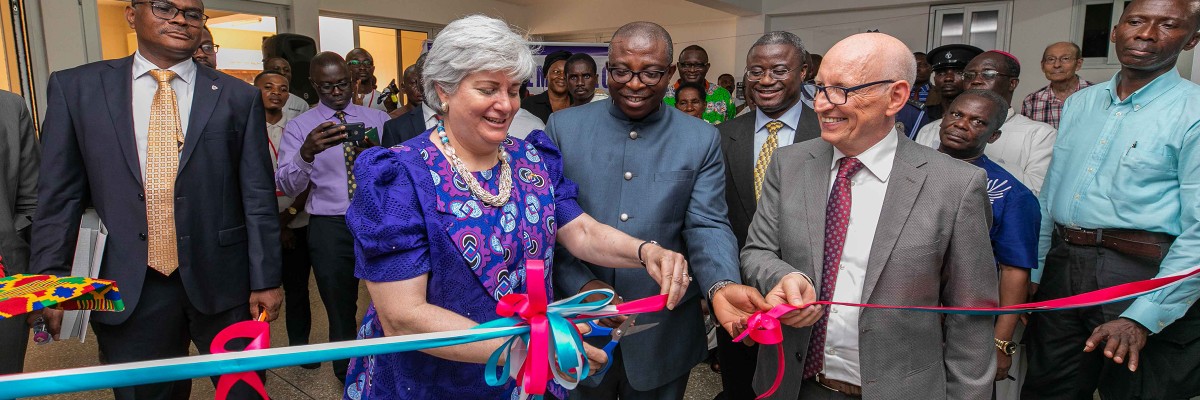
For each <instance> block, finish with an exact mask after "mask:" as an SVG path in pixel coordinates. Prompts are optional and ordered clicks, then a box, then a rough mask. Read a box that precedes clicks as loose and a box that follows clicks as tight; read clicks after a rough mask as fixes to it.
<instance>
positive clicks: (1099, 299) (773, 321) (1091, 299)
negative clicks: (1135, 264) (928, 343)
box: [733, 266, 1200, 399]
mask: <svg viewBox="0 0 1200 400" xmlns="http://www.w3.org/2000/svg"><path fill="white" fill-rule="evenodd" d="M1197 274H1200V266H1196V267H1193V268H1190V269H1187V270H1184V271H1180V272H1178V273H1175V274H1172V275H1168V276H1164V277H1162V278H1154V279H1148V280H1144V281H1137V282H1130V283H1126V284H1122V285H1117V286H1112V287H1107V288H1104V289H1100V290H1094V291H1091V292H1087V293H1080V294H1077V295H1074V296H1068V297H1063V298H1061V299H1053V300H1046V301H1039V302H1034V303H1024V304H1014V305H1011V306H1005V307H937V306H897V305H882V304H859V303H843V302H837V301H814V302H812V303H808V304H805V305H802V306H798V307H797V306H793V305H790V304H787V303H784V304H780V305H777V306H775V307H774V308H772V309H771V310H769V311H765V312H762V311H760V312H757V313H754V314H753V315H751V316H750V317H749V318H747V319H746V330H745V331H743V332H742V334H741V335H738V337H736V338H734V339H733V341H734V342H740V341H742V340H743V339H745V338H746V337H747V336H749V337H750V339H752V340H754V341H755V342H757V343H761V344H766V345H778V344H780V343H782V342H783V329H782V326H783V325H782V324H781V323H780V322H779V318H780V317H782V316H783V315H784V314H787V313H789V312H792V311H795V310H800V309H803V308H806V307H809V306H813V305H838V306H847V307H861V308H881V309H891V310H908V311H921V312H933V313H942V314H963V315H1006V314H1023V313H1030V312H1045V311H1060V310H1068V309H1073V308H1082V307H1092V306H1098V305H1103V304H1109V303H1116V302H1120V301H1125V300H1129V299H1133V298H1137V297H1140V296H1143V295H1146V294H1149V293H1153V292H1156V291H1159V290H1163V289H1166V288H1168V287H1171V286H1174V285H1178V284H1179V283H1180V282H1182V281H1183V280H1185V279H1187V278H1190V277H1193V276H1196V275H1197ZM776 350H777V351H776V356H777V359H778V363H779V368H777V369H776V371H777V372H776V374H775V382H774V383H773V384H772V385H771V388H770V389H768V390H767V391H766V392H763V393H762V394H760V395H759V396H758V397H757V399H762V398H766V397H770V396H771V395H772V394H775V390H777V389H779V384H780V383H781V382H783V375H784V365H785V364H784V354H783V346H776Z"/></svg>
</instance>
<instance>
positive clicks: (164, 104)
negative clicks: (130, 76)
mask: <svg viewBox="0 0 1200 400" xmlns="http://www.w3.org/2000/svg"><path fill="white" fill-rule="evenodd" d="M150 75H152V76H154V79H155V80H157V81H158V90H157V91H155V92H154V102H153V103H151V105H150V129H149V132H148V135H147V140H146V176H145V178H146V225H147V226H146V227H147V230H148V231H149V234H148V235H147V236H148V238H147V240H148V241H149V243H148V245H147V246H148V259H147V262H146V263H147V264H148V265H149V266H150V268H152V269H154V270H155V271H158V272H159V273H161V274H163V275H171V273H172V272H175V269H176V268H179V247H178V246H179V244H178V242H177V241H176V239H175V175H176V173H178V171H179V151H180V150H182V149H183V129H181V128H180V125H179V105H178V103H177V102H176V100H175V90H174V89H172V88H171V80H173V79H175V76H176V75H175V73H174V72H172V71H170V70H165V69H154V70H150Z"/></svg>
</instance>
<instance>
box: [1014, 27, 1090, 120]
mask: <svg viewBox="0 0 1200 400" xmlns="http://www.w3.org/2000/svg"><path fill="white" fill-rule="evenodd" d="M1081 68H1083V50H1081V49H1080V48H1079V45H1077V44H1075V43H1071V42H1058V43H1054V44H1051V45H1049V46H1046V50H1045V51H1043V52H1042V73H1044V74H1046V80H1049V81H1050V84H1049V85H1046V86H1045V87H1043V88H1041V89H1038V90H1037V91H1036V92H1033V93H1030V94H1029V95H1028V96H1025V101H1023V102H1022V103H1021V115H1024V116H1026V117H1029V119H1032V120H1034V121H1040V122H1045V123H1047V124H1050V126H1053V127H1054V129H1058V121H1059V120H1060V119H1062V107H1063V103H1064V102H1066V101H1067V97H1071V95H1072V94H1075V92H1078V91H1079V89H1083V88H1086V87H1088V86H1092V83H1091V82H1088V81H1086V80H1084V79H1083V78H1080V77H1079V74H1078V73H1079V70H1080V69H1081Z"/></svg>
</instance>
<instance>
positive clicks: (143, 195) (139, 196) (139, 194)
mask: <svg viewBox="0 0 1200 400" xmlns="http://www.w3.org/2000/svg"><path fill="white" fill-rule="evenodd" d="M138 200H141V201H146V194H145V193H138Z"/></svg>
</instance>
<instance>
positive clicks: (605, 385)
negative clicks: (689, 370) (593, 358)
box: [569, 346, 688, 400]
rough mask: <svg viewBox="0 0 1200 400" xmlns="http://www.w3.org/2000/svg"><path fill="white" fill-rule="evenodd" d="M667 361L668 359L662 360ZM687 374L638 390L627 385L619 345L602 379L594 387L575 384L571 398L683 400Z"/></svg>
mask: <svg viewBox="0 0 1200 400" xmlns="http://www.w3.org/2000/svg"><path fill="white" fill-rule="evenodd" d="M664 362H668V360H664ZM687 382H688V375H687V374H684V375H683V376H681V377H679V379H676V380H674V381H671V382H670V383H667V384H666V385H662V386H659V387H657V388H655V389H654V390H649V391H640V390H637V389H634V388H632V387H630V386H629V379H628V378H626V374H625V363H624V361H623V357H621V346H617V349H616V350H613V360H612V367H609V369H608V372H605V373H604V379H603V380H601V381H600V385H598V386H596V387H584V386H583V385H580V386H577V387H576V388H575V390H572V391H571V393H570V396H569V398H570V399H571V400H608V399H611V400H616V399H618V398H619V399H622V400H683V392H684V391H686V390H687Z"/></svg>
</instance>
